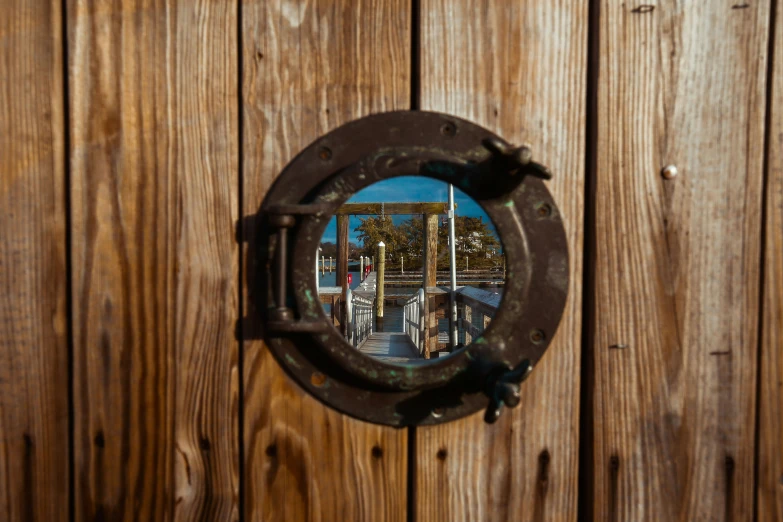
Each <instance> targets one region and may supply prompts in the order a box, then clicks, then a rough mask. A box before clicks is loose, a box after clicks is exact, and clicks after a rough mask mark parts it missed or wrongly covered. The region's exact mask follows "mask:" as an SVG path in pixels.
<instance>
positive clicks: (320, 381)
mask: <svg viewBox="0 0 783 522" xmlns="http://www.w3.org/2000/svg"><path fill="white" fill-rule="evenodd" d="M310 383H311V384H312V385H313V386H317V387H318V388H320V387H321V386H323V385H324V383H326V375H324V374H323V373H321V372H313V374H312V375H310Z"/></svg>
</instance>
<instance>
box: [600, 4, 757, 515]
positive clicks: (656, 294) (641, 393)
mask: <svg viewBox="0 0 783 522" xmlns="http://www.w3.org/2000/svg"><path fill="white" fill-rule="evenodd" d="M769 9H770V2H769V1H759V2H745V3H741V4H739V3H735V2H688V3H682V2H676V1H674V0H661V1H658V2H647V3H645V4H642V3H640V2H628V1H624V0H602V1H601V3H600V15H599V17H600V20H599V35H600V41H599V44H598V46H599V48H598V54H599V72H598V86H597V115H598V116H597V118H598V122H597V125H598V134H597V151H596V157H597V168H596V185H595V202H596V203H595V222H594V227H595V249H594V258H593V260H592V261H593V266H594V268H595V287H596V291H595V296H594V299H595V301H594V306H595V322H594V324H593V325H592V326H593V328H592V331H593V336H592V343H593V344H592V356H593V362H594V368H595V374H594V380H595V389H594V405H593V406H594V409H593V413H594V419H595V420H594V424H595V433H594V439H595V440H594V447H593V451H594V453H593V455H594V460H593V466H594V472H595V475H594V479H593V483H594V486H595V492H594V495H592V497H593V499H594V519H595V520H617V521H621V520H680V521H686V520H687V521H689V520H713V521H721V520H726V521H728V520H730V521H733V522H738V521H744V520H745V521H749V520H751V519H752V517H753V474H754V446H755V443H754V426H755V415H754V413H755V395H756V385H755V383H756V380H755V379H756V376H755V373H756V360H757V353H758V352H757V349H758V344H757V340H758V337H757V335H758V333H757V332H758V313H759V310H758V305H759V293H758V292H759V272H758V270H759V255H760V230H761V213H760V208H761V187H762V183H761V182H762V161H763V154H764V151H763V144H764V109H765V77H766V54H767V38H768V24H769ZM666 165H676V167H677V169H678V172H679V174H678V175H677V177H675V178H673V179H668V180H667V179H664V178H663V176H662V175H661V171H662V169H663V168H664V167H665V166H666Z"/></svg>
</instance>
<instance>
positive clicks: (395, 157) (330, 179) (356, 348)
mask: <svg viewBox="0 0 783 522" xmlns="http://www.w3.org/2000/svg"><path fill="white" fill-rule="evenodd" d="M549 178H550V174H549V172H548V170H547V169H546V168H545V167H543V166H542V165H540V164H538V163H536V162H535V161H533V154H532V151H531V150H530V148H528V147H524V146H522V147H515V146H512V145H510V144H508V143H506V142H505V141H503V140H502V139H501V138H500V137H498V136H496V135H494V134H492V133H491V132H490V131H488V130H486V129H483V128H481V127H479V126H477V125H475V124H473V123H470V122H468V121H465V120H462V119H459V118H455V117H452V116H448V115H445V114H439V113H432V112H419V111H417V112H392V113H384V114H377V115H373V116H368V117H366V118H362V119H360V120H356V121H354V122H351V123H348V124H346V125H344V126H342V127H340V128H338V129H336V130H334V131H332V132H330V133H328V134H326V135H324V136H322V137H321V138H319V139H317V140H316V141H315V142H314V143H312V144H311V145H310V146H308V147H307V148H306V149H305V150H304V151H302V152H301V153H300V154H299V155H298V156H297V157H296V158H294V160H293V161H291V163H290V164H289V165H288V166H287V167H286V168H285V169H284V170H283V172H282V173H281V174H280V176H279V177H278V179H277V181H276V182H275V184H274V185H273V186H272V188H271V189H270V190H269V192H268V194H267V197H266V199H265V200H264V202H263V204H262V206H261V208H260V210H259V212H258V214H257V216H256V220H257V223H256V229H257V230H260V231H261V233H260V234H257V237H256V238H255V239H254V243H253V244H252V245H251V248H250V249H249V255H250V256H251V259H249V263H248V266H249V267H251V270H250V271H249V274H248V278H249V283H250V288H251V300H252V305H253V306H252V307H251V310H256V311H257V312H254V313H255V314H256V315H255V316H253V317H248V320H251V321H254V322H259V323H260V324H261V328H262V330H263V336H264V338H265V339H266V341H267V344H268V345H269V347H270V349H271V350H272V352H273V354H274V355H275V357H276V359H277V361H278V362H279V363H280V365H281V366H282V367H283V368H284V369H285V370H286V371H287V372H288V373H289V374H290V375H291V376H292V377H293V378H294V379H295V380H296V381H297V382H298V383H299V384H300V385H301V386H302V387H303V388H304V389H306V390H307V391H308V392H310V393H311V394H313V395H314V396H315V397H316V398H318V399H319V400H321V401H323V402H324V403H326V404H327V405H329V406H331V407H333V408H336V409H337V410H339V411H342V412H344V413H346V414H348V415H351V416H353V417H356V418H359V419H362V420H366V421H370V422H375V423H379V424H386V425H393V426H406V425H418V424H436V423H441V422H447V421H450V420H454V419H457V418H460V417H463V416H465V415H469V414H471V413H474V412H476V411H478V410H482V409H483V410H484V411H485V419H486V420H487V422H494V421H495V420H497V418H498V416H499V415H500V414H501V413H502V411H503V408H506V407H514V406H516V405H517V404H518V402H519V393H520V386H521V385H522V382H523V381H524V379H525V378H526V377H527V376H528V375H529V374H530V372H531V371H532V370H533V368H534V366H535V364H536V363H537V362H538V360H539V359H540V358H541V356H542V355H543V353H544V351H545V350H546V348H547V346H548V345H549V343H550V341H551V339H552V338H553V336H554V334H555V331H556V330H557V327H558V324H559V322H560V317H561V315H562V312H563V309H564V306H565V300H566V296H567V291H568V251H567V243H566V236H565V230H564V228H563V223H562V218H561V215H560V212H559V210H558V208H557V205H556V204H555V202H554V200H553V198H552V196H551V194H550V193H549V191H548V190H547V188H546V185H545V183H544V182H545V180H547V179H549Z"/></svg>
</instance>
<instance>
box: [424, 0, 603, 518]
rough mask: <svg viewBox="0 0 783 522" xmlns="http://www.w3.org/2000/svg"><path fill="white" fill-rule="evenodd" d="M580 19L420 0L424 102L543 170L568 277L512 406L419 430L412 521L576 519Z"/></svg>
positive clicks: (545, 6) (555, 11)
mask: <svg viewBox="0 0 783 522" xmlns="http://www.w3.org/2000/svg"><path fill="white" fill-rule="evenodd" d="M488 28H491V29H488ZM587 29H588V2H586V1H580V2H573V1H568V2H566V1H558V2H539V1H535V0H521V1H518V2H513V3H509V2H494V3H487V4H483V5H482V6H480V7H479V6H477V5H476V2H473V1H471V0H423V1H422V2H421V53H422V54H421V107H422V109H425V110H439V111H444V112H448V113H451V114H454V115H457V116H460V117H463V118H467V119H469V120H472V121H475V122H477V123H478V124H480V125H484V126H486V127H487V128H489V129H491V130H493V131H496V132H498V133H499V134H500V135H501V136H503V137H504V138H505V139H507V140H509V141H511V142H513V143H523V142H525V143H529V144H530V145H531V146H532V149H533V154H534V158H535V159H536V161H540V162H542V163H544V164H545V165H547V166H549V167H550V168H551V169H552V172H553V173H554V179H553V180H552V181H551V182H548V186H549V187H550V189H551V190H552V192H553V193H554V196H555V200H556V201H557V204H558V206H559V208H560V210H561V211H562V213H563V215H564V219H565V224H566V229H567V232H568V240H569V249H570V256H571V258H570V275H571V287H570V290H569V301H568V304H567V308H566V311H565V315H564V317H563V321H562V323H561V324H560V329H559V331H558V334H557V336H556V338H555V339H554V340H553V343H552V345H551V346H550V348H549V350H548V351H547V354H546V356H545V357H544V358H543V359H542V360H541V362H540V363H539V366H538V368H537V369H536V370H535V371H534V372H533V374H532V376H531V377H530V378H529V379H528V381H527V382H526V383H525V385H524V386H523V391H522V402H521V404H520V405H519V407H518V408H517V409H515V410H512V411H506V412H504V413H503V416H502V417H501V419H500V421H498V423H497V424H495V425H493V426H488V425H485V424H484V421H483V418H482V415H481V414H477V415H475V416H472V417H470V418H467V419H463V420H460V421H457V422H454V423H450V424H447V425H443V426H437V427H432V428H422V429H418V430H417V462H418V464H419V467H418V469H417V472H416V481H417V482H416V484H417V491H418V497H417V499H416V512H417V513H416V516H417V520H426V521H429V522H439V521H442V522H445V521H449V522H452V521H470V520H493V521H506V520H508V521H512V520H513V521H520V520H541V521H543V520H546V521H559V520H572V521H573V520H576V508H577V460H578V459H577V454H578V453H577V452H578V446H579V438H578V433H579V427H578V413H579V382H580V381H579V372H580V364H579V362H580V351H579V346H580V336H581V322H580V317H581V305H582V292H581V289H582V239H581V238H582V234H583V227H582V215H583V212H584V208H583V196H584V185H583V183H584V163H585V156H584V150H585V147H584V142H585V131H586V125H585V100H586V96H585V92H586V85H585V84H586V77H587V72H586V65H587V64H586V61H587ZM564 376H567V378H564Z"/></svg>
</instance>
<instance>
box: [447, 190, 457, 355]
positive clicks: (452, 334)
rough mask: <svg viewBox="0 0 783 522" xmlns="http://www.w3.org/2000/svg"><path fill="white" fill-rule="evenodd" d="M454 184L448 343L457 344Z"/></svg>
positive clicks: (450, 214)
mask: <svg viewBox="0 0 783 522" xmlns="http://www.w3.org/2000/svg"><path fill="white" fill-rule="evenodd" d="M454 243H455V241H454V185H452V184H451V183H449V257H450V258H451V259H450V261H451V263H450V264H449V266H450V268H451V270H450V272H451V274H450V275H451V291H450V292H449V308H450V310H449V311H450V313H449V344H450V345H451V348H452V349H453V348H454V347H455V346H457V251H456V247H455V245H454Z"/></svg>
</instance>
